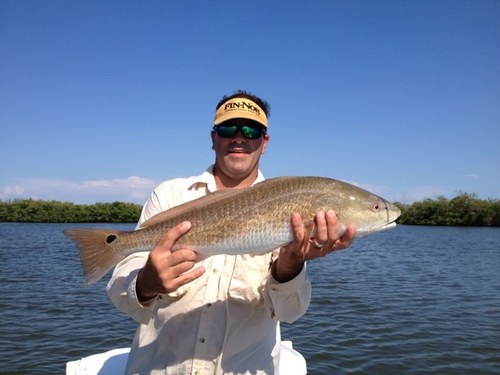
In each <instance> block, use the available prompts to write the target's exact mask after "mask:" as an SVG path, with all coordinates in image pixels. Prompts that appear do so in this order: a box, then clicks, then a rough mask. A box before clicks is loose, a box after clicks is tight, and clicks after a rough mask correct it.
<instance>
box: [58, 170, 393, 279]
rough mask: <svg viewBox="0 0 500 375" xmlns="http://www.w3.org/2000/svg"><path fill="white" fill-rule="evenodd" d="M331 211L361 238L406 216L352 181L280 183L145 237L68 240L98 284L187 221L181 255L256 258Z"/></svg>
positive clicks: (207, 206)
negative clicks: (186, 251) (294, 225)
mask: <svg viewBox="0 0 500 375" xmlns="http://www.w3.org/2000/svg"><path fill="white" fill-rule="evenodd" d="M328 209H332V210H334V211H335V212H336V213H337V215H338V216H339V219H340V221H341V224H342V225H344V226H345V225H347V224H349V223H353V224H355V225H356V227H357V231H358V234H360V235H362V234H368V233H371V232H374V231H378V230H383V229H386V228H388V227H391V226H393V224H391V223H393V222H394V220H396V218H397V217H398V216H399V213H400V212H399V209H398V208H397V207H395V206H393V205H392V204H391V203H389V202H387V201H385V200H384V199H382V198H380V197H378V196H376V195H374V194H372V193H370V192H367V191H366V190H363V189H360V188H358V187H355V186H353V185H350V184H347V183H345V182H341V181H338V180H334V179H328V178H322V177H280V178H275V179H269V180H266V181H264V182H261V183H258V184H256V185H254V186H252V187H249V188H243V189H228V190H224V191H221V192H216V193H213V194H210V195H207V196H205V197H202V198H199V199H197V200H194V201H191V202H188V203H185V204H183V205H180V206H177V207H174V208H172V209H170V210H167V211H165V212H163V213H160V214H158V215H156V216H155V217H153V218H152V219H150V220H148V221H147V222H145V223H144V224H143V226H142V227H141V229H140V230H137V231H132V232H119V231H104V230H86V229H70V230H67V231H65V234H66V235H67V236H69V237H70V238H72V239H73V240H74V241H75V242H76V244H77V247H78V248H79V250H80V257H81V260H82V265H83V267H84V272H85V275H86V282H87V283H92V282H95V281H96V280H98V279H99V278H100V277H102V276H103V275H104V274H105V273H107V271H109V269H111V268H112V267H114V266H115V265H116V264H117V263H118V262H119V261H120V260H121V259H124V258H125V257H126V256H128V255H129V254H132V253H134V252H138V251H149V250H151V249H152V248H153V247H154V246H155V245H156V244H157V243H158V242H159V240H160V239H161V238H162V236H163V235H164V234H165V232H166V231H168V230H169V229H171V228H173V227H174V226H175V225H177V224H179V223H181V222H183V221H190V222H191V224H192V227H191V229H190V231H189V232H188V233H186V234H185V235H183V236H182V237H181V238H180V239H179V240H178V241H177V243H176V245H175V247H174V249H173V250H176V249H179V248H182V247H187V248H191V249H193V250H195V251H197V252H198V253H200V254H202V255H204V256H210V255H216V254H229V255H237V254H248V253H250V254H252V253H253V254H255V253H263V252H266V251H271V250H273V249H275V248H277V247H280V246H282V245H285V244H287V243H289V242H291V240H292V238H293V237H292V232H291V227H290V218H291V214H292V213H293V212H298V213H300V215H301V216H302V218H303V219H304V220H305V221H306V222H307V221H312V220H313V219H314V215H315V214H316V212H318V211H320V210H328ZM99 236H100V238H99Z"/></svg>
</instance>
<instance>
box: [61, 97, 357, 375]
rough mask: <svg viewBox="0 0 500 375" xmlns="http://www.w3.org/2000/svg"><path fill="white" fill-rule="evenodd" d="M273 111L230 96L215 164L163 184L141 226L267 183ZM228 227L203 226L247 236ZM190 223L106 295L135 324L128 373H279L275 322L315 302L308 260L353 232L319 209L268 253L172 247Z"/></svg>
mask: <svg viewBox="0 0 500 375" xmlns="http://www.w3.org/2000/svg"><path fill="white" fill-rule="evenodd" d="M269 111H270V107H269V104H268V103H267V102H266V101H264V100H262V99H260V98H258V97H257V96H254V95H252V94H250V93H248V92H246V91H237V92H236V93H235V94H233V95H231V96H228V97H224V98H223V99H222V100H221V101H220V102H219V103H218V105H217V107H216V113H215V119H214V127H213V130H212V131H211V138H212V149H213V150H214V151H215V164H214V165H212V166H210V167H209V168H208V169H207V170H206V171H205V172H204V173H202V174H201V175H199V176H195V177H190V178H179V179H174V180H170V181H166V182H163V183H162V184H160V185H159V186H158V187H157V188H156V189H155V190H154V191H153V192H152V194H151V196H150V198H149V200H148V201H147V202H146V204H145V205H144V207H143V210H142V214H141V217H140V220H139V223H138V228H140V227H141V226H142V225H143V223H144V222H146V221H147V220H148V219H150V218H151V217H153V216H155V215H156V214H159V213H161V212H163V211H166V210H169V209H171V208H173V207H176V206H178V205H180V204H183V203H186V202H190V201H193V200H195V199H197V198H200V197H202V196H205V195H207V194H212V193H214V192H216V191H222V190H224V189H237V188H246V187H249V186H251V185H254V184H257V183H259V182H261V181H263V180H264V177H263V175H262V173H261V172H260V170H259V161H260V157H261V156H262V155H263V154H264V152H265V150H266V147H267V146H268V144H269V139H270V136H269V134H268V117H269ZM221 194H222V193H221ZM217 195H218V194H217V193H215V194H213V196H214V197H215V198H214V199H217ZM258 203H259V202H255V204H258ZM194 204H197V203H194ZM174 210H175V209H174ZM242 214H243V213H242ZM246 215H247V216H248V217H247V219H248V221H251V220H254V219H255V218H254V217H251V216H252V215H251V214H250V215H248V214H246ZM228 223H229V224H228V225H227V227H225V228H207V235H208V236H209V237H210V238H209V239H210V240H212V239H213V238H212V237H217V235H218V231H223V232H225V234H226V236H227V234H228V233H231V232H234V233H239V232H240V231H243V229H242V228H239V227H234V226H232V225H231V224H230V223H231V221H228ZM312 224H314V225H312ZM194 226H195V224H194V223H193V224H192V223H191V222H189V221H183V222H181V223H180V224H178V225H176V226H174V227H173V228H171V229H170V230H168V231H167V232H166V233H165V234H164V235H163V237H162V238H161V240H160V241H159V242H158V244H157V245H156V247H154V248H153V249H152V250H151V251H140V252H135V253H133V254H131V255H129V256H128V257H127V258H125V259H124V260H122V261H121V262H120V263H119V264H118V265H117V266H116V268H115V270H114V273H113V276H112V278H111V280H110V281H109V284H108V287H107V291H108V294H109V297H110V299H111V301H112V302H113V303H114V304H115V306H116V307H117V308H118V309H120V310H121V311H123V312H125V313H126V314H127V315H129V316H130V317H132V318H133V319H135V320H136V321H137V322H138V323H139V327H138V330H137V333H136V335H135V338H134V341H133V345H132V348H131V352H130V355H129V359H128V364H127V370H126V372H127V373H128V374H146V373H147V374H149V373H154V374H174V373H175V374H223V373H231V374H247V373H248V374H277V373H278V372H279V370H278V369H279V360H280V358H279V354H280V345H281V337H280V328H279V322H280V321H284V322H288V323H291V322H293V321H295V320H297V319H298V318H300V317H301V316H302V315H303V314H304V313H305V312H306V310H307V308H308V306H309V301H310V297H311V284H310V282H309V279H308V277H307V274H306V266H305V262H306V260H309V259H313V258H318V257H322V256H325V255H327V254H329V253H330V252H332V251H334V250H341V249H345V248H347V247H348V246H349V245H350V244H351V241H352V239H353V238H354V236H355V232H356V228H355V226H354V225H347V227H345V228H343V231H342V230H341V229H342V228H340V224H339V222H338V219H337V216H336V214H335V212H334V211H332V210H327V211H326V212H325V211H319V212H317V213H316V215H315V218H314V221H313V222H310V223H309V224H308V223H306V222H305V220H303V218H302V217H301V215H300V214H299V213H293V214H291V217H290V227H289V228H291V232H292V233H293V240H292V242H291V243H289V244H287V245H285V246H282V247H281V248H278V249H276V250H273V251H271V252H268V253H264V254H235V255H228V254H219V255H214V256H208V257H203V256H201V255H200V254H198V253H197V252H195V251H193V250H192V249H190V248H189V247H187V246H186V247H181V248H176V244H177V243H181V240H182V238H183V236H184V235H185V236H188V234H189V231H190V229H191V228H192V227H193V230H194ZM342 232H343V234H342V235H341V236H339V233H342ZM69 235H71V234H69ZM113 240H114V238H113V237H112V236H110V235H108V237H106V242H112V241H113Z"/></svg>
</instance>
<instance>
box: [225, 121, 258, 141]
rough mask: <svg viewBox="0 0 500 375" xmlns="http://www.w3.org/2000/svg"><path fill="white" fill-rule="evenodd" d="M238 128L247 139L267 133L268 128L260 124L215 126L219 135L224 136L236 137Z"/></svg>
mask: <svg viewBox="0 0 500 375" xmlns="http://www.w3.org/2000/svg"><path fill="white" fill-rule="evenodd" d="M238 130H239V131H240V132H241V134H243V137H245V138H247V139H257V138H260V137H261V136H262V134H266V130H265V129H264V128H263V127H262V126H259V125H235V124H221V125H218V126H216V127H215V131H216V132H217V135H218V136H219V137H222V138H231V137H234V136H235V135H236V133H237V132H238Z"/></svg>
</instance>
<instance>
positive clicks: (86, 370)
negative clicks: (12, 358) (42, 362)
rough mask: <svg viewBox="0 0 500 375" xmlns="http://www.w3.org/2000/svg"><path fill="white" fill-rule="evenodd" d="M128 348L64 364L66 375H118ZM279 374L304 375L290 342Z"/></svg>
mask: <svg viewBox="0 0 500 375" xmlns="http://www.w3.org/2000/svg"><path fill="white" fill-rule="evenodd" d="M129 352H130V348H122V349H114V350H110V351H108V352H105V353H99V354H94V355H91V356H88V357H85V358H82V359H79V360H76V361H71V362H68V363H66V375H118V374H123V373H124V372H125V366H126V364H127V357H128V353H129ZM280 374H285V375H305V374H307V365H306V360H305V359H304V357H303V356H302V355H301V354H300V353H299V352H297V351H295V350H294V349H293V345H292V342H291V341H282V342H281V359H280Z"/></svg>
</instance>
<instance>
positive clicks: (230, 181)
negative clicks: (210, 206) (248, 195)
mask: <svg viewBox="0 0 500 375" xmlns="http://www.w3.org/2000/svg"><path fill="white" fill-rule="evenodd" d="M258 175H259V172H258V170H255V171H252V172H251V173H250V174H249V175H247V176H244V177H242V178H232V177H229V176H227V175H225V174H224V173H222V172H221V170H220V169H218V168H217V166H215V167H214V177H215V185H216V187H217V190H219V189H232V188H243V187H248V186H251V185H252V184H253V183H254V182H255V180H256V179H257V177H258Z"/></svg>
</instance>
